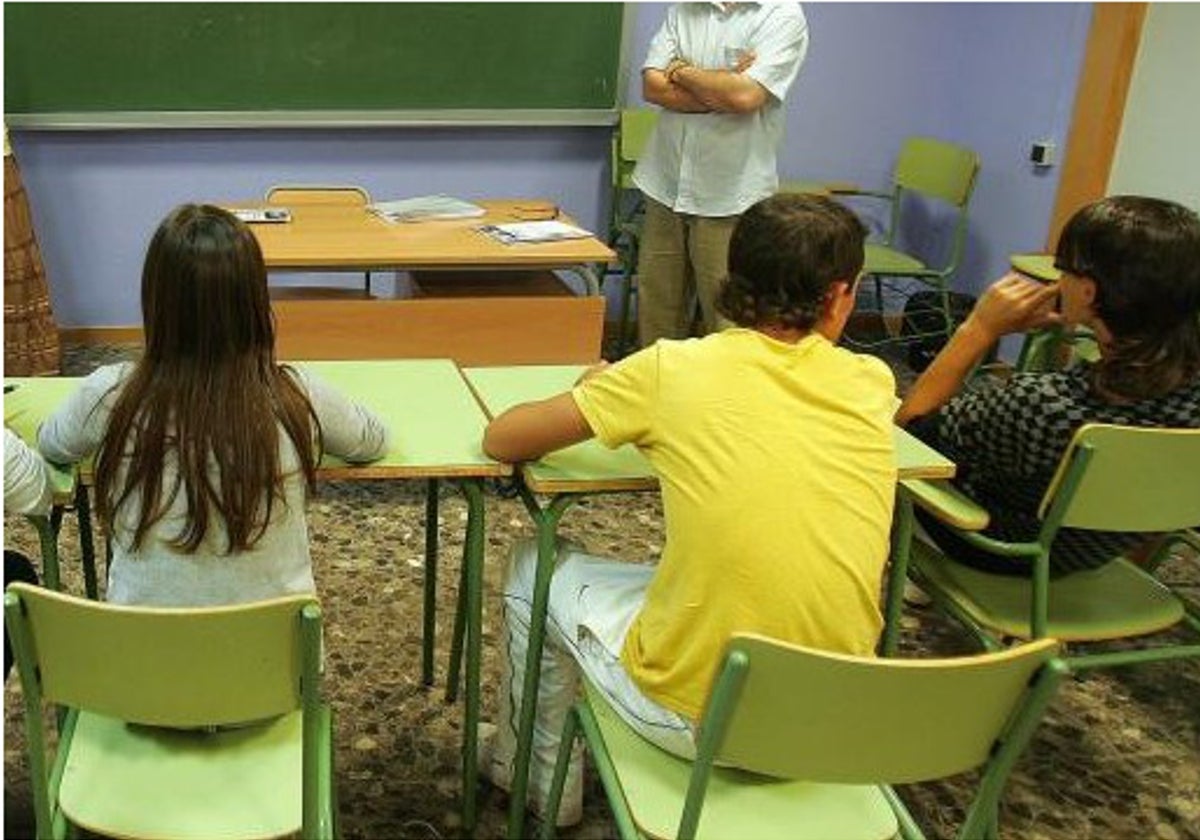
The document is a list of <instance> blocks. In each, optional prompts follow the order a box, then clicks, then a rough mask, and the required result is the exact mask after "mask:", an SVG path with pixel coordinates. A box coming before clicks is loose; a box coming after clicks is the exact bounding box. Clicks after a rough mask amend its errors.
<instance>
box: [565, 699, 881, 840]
mask: <svg viewBox="0 0 1200 840" xmlns="http://www.w3.org/2000/svg"><path fill="white" fill-rule="evenodd" d="M585 682H586V681H585ZM586 688H587V693H588V700H589V702H590V705H591V708H592V711H593V713H594V714H595V717H596V721H597V723H598V724H599V727H600V731H601V734H602V735H603V737H604V741H605V745H606V747H607V748H608V753H609V755H610V757H611V758H612V760H613V763H614V765H615V766H616V769H617V774H618V776H619V777H620V779H621V786H622V788H623V789H624V793H625V800H626V802H627V803H628V805H629V810H630V812H631V813H632V814H633V819H634V822H635V823H636V824H637V826H638V828H639V830H640V831H642V832H643V833H644V834H646V835H648V836H650V837H659V838H669V837H674V836H675V834H676V831H677V830H678V828H679V818H680V816H681V815H682V813H683V802H684V799H685V798H686V795H687V788H688V781H689V779H690V777H691V772H692V765H691V763H690V762H687V761H684V760H683V759H680V758H676V757H675V756H673V755H671V754H670V753H668V752H666V751H664V750H661V749H659V748H658V747H656V746H654V745H653V744H651V743H650V742H649V741H646V740H645V739H644V738H642V737H641V736H640V735H638V734H637V733H636V732H634V731H633V730H632V729H630V728H629V727H628V726H626V725H625V723H624V721H622V720H621V719H620V717H618V716H617V714H616V712H614V711H613V710H612V708H611V707H610V706H609V705H608V703H607V702H606V701H605V700H604V698H603V696H602V695H601V694H599V693H598V692H597V691H596V690H595V689H593V688H592V687H591V686H590V685H588V686H586ZM898 830H899V826H898V823H897V821H896V817H895V814H894V813H893V812H892V809H891V806H890V805H889V804H888V802H887V799H886V797H885V795H884V793H883V791H882V790H881V789H880V788H879V787H877V786H874V785H835V784H816V783H812V782H795V781H780V780H777V779H772V778H768V777H766V776H758V775H754V774H750V773H747V772H745V771H741V770H733V769H726V768H714V769H713V771H712V774H711V776H710V777H709V786H708V793H707V795H706V797H705V800H704V808H703V810H702V811H701V816H700V825H699V828H698V830H697V837H700V838H703V837H711V838H722V839H723V838H730V837H737V838H744V840H766V839H767V838H789V840H790V838H798V840H807V839H808V838H811V840H827V838H831V837H837V838H840V839H841V840H856V839H857V838H862V839H863V840H867V839H868V838H870V839H871V840H876V838H888V837H893V836H895V835H896V833H897V832H898Z"/></svg>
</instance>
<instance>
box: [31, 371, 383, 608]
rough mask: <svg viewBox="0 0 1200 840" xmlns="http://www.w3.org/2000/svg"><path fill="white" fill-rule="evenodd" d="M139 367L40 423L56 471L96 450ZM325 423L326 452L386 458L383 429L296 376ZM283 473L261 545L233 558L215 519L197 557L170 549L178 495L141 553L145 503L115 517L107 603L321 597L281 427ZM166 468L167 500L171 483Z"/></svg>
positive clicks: (75, 397)
mask: <svg viewBox="0 0 1200 840" xmlns="http://www.w3.org/2000/svg"><path fill="white" fill-rule="evenodd" d="M132 371H133V367H132V365H128V364H118V365H108V366H106V367H101V368H99V369H97V370H96V371H95V372H94V373H92V374H91V375H90V376H88V377H87V378H86V379H84V380H83V382H82V383H81V384H80V386H79V388H78V389H76V391H75V392H74V393H73V394H72V395H71V396H70V397H69V398H68V399H67V401H66V403H64V404H63V406H62V407H61V408H59V410H58V411H56V412H55V413H54V414H53V415H52V416H51V417H50V418H49V419H47V420H46V422H45V423H44V424H42V427H41V430H40V431H39V433H38V447H39V448H40V449H41V451H42V454H44V455H45V456H46V458H48V459H49V460H51V461H54V462H55V463H73V462H76V461H80V460H83V459H84V458H87V457H88V456H90V455H92V454H93V453H95V452H96V450H97V449H98V448H99V446H100V444H101V442H102V441H103V439H104V434H105V432H106V430H107V428H108V420H109V417H110V416H111V414H112V410H113V407H114V405H115V404H116V400H117V397H118V396H119V395H120V392H121V389H122V388H123V387H124V384H125V381H126V379H127V378H128V376H129V374H130V373H132ZM294 373H295V378H296V381H297V383H298V384H299V385H300V388H301V390H302V391H304V393H305V394H306V395H307V396H308V399H309V402H310V403H311V404H312V407H313V412H314V413H315V414H316V416H317V420H318V421H319V422H320V424H321V438H322V442H323V444H324V448H325V451H326V452H327V453H329V454H331V455H337V456H338V457H340V458H342V459H343V460H346V461H351V462H362V461H371V460H374V459H376V458H379V457H380V456H382V455H383V454H384V453H385V452H386V451H387V431H386V429H385V428H384V426H383V423H382V422H381V421H380V420H379V418H377V417H376V416H375V415H373V414H372V413H371V412H370V411H368V410H367V409H366V408H364V407H363V406H361V405H359V404H358V403H355V402H353V401H352V400H349V399H347V398H346V397H345V396H343V395H341V394H340V393H338V392H337V391H335V390H334V389H332V388H330V387H329V386H328V385H325V384H324V383H323V382H321V380H319V379H318V378H317V377H315V376H313V375H312V374H311V373H308V372H306V371H304V370H296V371H294ZM279 457H280V467H281V469H282V471H283V474H284V479H283V499H282V502H281V503H280V504H277V505H276V507H275V509H274V511H273V512H272V515H271V521H270V524H269V525H268V527H267V530H266V531H265V532H264V533H263V535H262V537H260V538H259V540H258V541H257V542H256V543H255V544H254V546H253V547H252V548H251V549H250V550H248V551H244V552H241V553H238V554H227V553H226V552H225V547H226V544H227V539H226V535H225V528H224V523H223V522H221V521H220V517H219V516H218V517H215V519H214V521H213V523H212V524H211V526H210V527H209V530H208V533H207V534H206V536H205V538H204V540H203V541H202V542H201V543H200V545H199V547H198V548H197V549H196V551H194V552H192V553H191V554H185V553H183V552H181V551H177V550H176V549H174V548H173V547H172V545H171V542H172V540H173V539H174V538H175V537H177V536H178V535H179V533H180V531H181V529H182V525H183V523H184V522H185V520H186V516H187V509H186V502H185V499H184V498H183V497H184V495H185V494H183V493H178V494H176V497H175V498H174V499H173V500H172V501H171V504H170V506H169V508H168V510H167V513H166V515H165V516H164V517H163V518H162V520H160V521H159V522H156V523H155V524H154V525H153V526H152V527H151V528H150V530H149V532H148V533H147V534H146V536H145V538H144V539H143V541H142V544H141V546H139V547H137V548H135V547H134V546H133V544H132V535H133V533H134V529H135V528H136V524H137V517H138V511H139V510H140V509H141V500H140V498H132V499H130V500H128V501H126V502H125V503H124V504H122V505H121V506H120V507H119V508H118V509H117V510H116V511H115V513H114V519H115V523H114V526H113V532H114V533H113V534H112V560H111V563H110V565H109V570H108V589H107V592H106V597H107V600H109V601H111V602H114V603H118V604H138V605H141V606H164V607H200V606H215V605H221V604H237V603H245V602H247V601H259V600H264V599H267V598H276V597H281V596H284V595H292V594H297V593H304V592H313V591H315V589H316V586H315V583H314V581H313V573H312V560H311V558H310V556H309V548H308V523H307V518H306V516H305V510H304V507H305V488H304V478H303V476H302V474H301V472H300V460H299V456H298V454H297V453H296V449H295V447H294V446H293V445H292V441H291V438H289V437H288V435H287V433H286V432H284V431H283V428H282V427H280V430H279ZM173 474H174V469H173V467H171V465H170V464H169V463H168V464H167V466H166V467H165V475H164V478H163V488H164V492H167V490H168V489H169V488H171V487H172V486H173V485H174V480H173Z"/></svg>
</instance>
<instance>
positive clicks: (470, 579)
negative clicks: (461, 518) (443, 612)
mask: <svg viewBox="0 0 1200 840" xmlns="http://www.w3.org/2000/svg"><path fill="white" fill-rule="evenodd" d="M460 486H461V489H462V492H463V495H464V496H466V499H467V538H466V540H465V546H464V550H463V568H464V569H465V570H466V573H465V574H464V575H463V578H462V581H463V591H465V593H466V604H467V608H466V636H467V686H466V695H467V701H466V704H465V705H466V708H465V709H464V710H463V734H462V738H463V743H462V750H463V755H462V759H463V778H462V786H463V832H464V834H465V835H466V836H468V837H470V836H471V835H472V834H473V833H474V831H475V821H476V817H477V814H476V802H475V794H476V792H477V790H478V776H479V767H478V761H479V759H478V747H477V741H478V730H479V697H480V680H481V677H480V668H481V664H482V652H483V561H484V557H483V551H484V547H483V546H484V540H483V523H484V508H483V486H482V484H481V483H480V482H478V481H464V482H462V484H461V485H460ZM460 601H461V596H460Z"/></svg>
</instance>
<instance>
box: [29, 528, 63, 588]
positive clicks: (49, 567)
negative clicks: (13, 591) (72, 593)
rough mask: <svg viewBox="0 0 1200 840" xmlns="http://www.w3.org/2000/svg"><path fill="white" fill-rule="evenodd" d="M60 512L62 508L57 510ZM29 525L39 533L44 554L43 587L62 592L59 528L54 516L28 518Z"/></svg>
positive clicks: (39, 540) (39, 541)
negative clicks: (59, 567)
mask: <svg viewBox="0 0 1200 840" xmlns="http://www.w3.org/2000/svg"><path fill="white" fill-rule="evenodd" d="M55 510H60V508H55ZM26 519H28V520H29V524H31V525H33V527H34V530H36V531H37V535H38V543H39V546H40V548H41V552H42V585H43V586H45V587H46V588H47V589H53V590H54V591H55V592H61V591H62V582H61V580H60V579H59V571H58V528H56V527H55V525H54V516H53V514H51V515H50V516H27V517H26Z"/></svg>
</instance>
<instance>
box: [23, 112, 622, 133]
mask: <svg viewBox="0 0 1200 840" xmlns="http://www.w3.org/2000/svg"><path fill="white" fill-rule="evenodd" d="M619 113H620V112H619V111H618V110H616V109H609V108H600V109H591V108H581V109H526V110H522V109H515V108H514V109H496V110H487V109H444V110H425V111H422V110H401V111H87V112H79V113H46V114H21V113H7V114H5V115H4V121H5V123H6V124H7V126H8V127H9V128H10V129H18V130H19V129H37V130H41V131H92V130H97V129H100V130H103V129H112V130H123V129H156V128H407V127H411V128H439V127H463V128H475V127H491V128H504V127H509V126H511V127H519V126H556V125H557V126H593V125H595V126H603V125H615V124H616V122H617V119H618V115H619Z"/></svg>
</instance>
